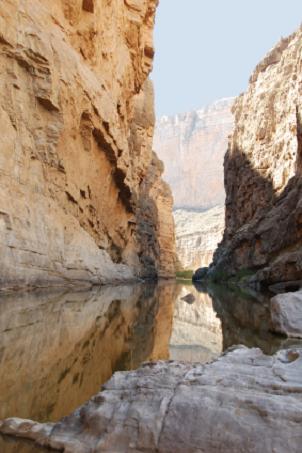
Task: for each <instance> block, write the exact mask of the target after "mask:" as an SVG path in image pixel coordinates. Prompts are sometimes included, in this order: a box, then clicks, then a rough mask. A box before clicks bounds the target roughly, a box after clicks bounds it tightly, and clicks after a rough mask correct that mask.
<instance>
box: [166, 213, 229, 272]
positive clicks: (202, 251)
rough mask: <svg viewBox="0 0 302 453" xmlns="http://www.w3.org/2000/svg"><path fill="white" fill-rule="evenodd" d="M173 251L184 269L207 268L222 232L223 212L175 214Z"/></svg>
mask: <svg viewBox="0 0 302 453" xmlns="http://www.w3.org/2000/svg"><path fill="white" fill-rule="evenodd" d="M174 220H175V233H176V249H177V256H178V260H179V264H180V265H181V267H182V268H183V269H198V268H199V267H205V266H209V264H210V263H211V262H212V258H213V254H214V252H215V250H216V247H217V244H218V243H219V242H220V241H221V239H222V235H223V229H224V208H223V207H222V206H216V207H215V208H212V209H208V210H207V211H203V212H197V211H192V210H188V209H176V210H175V211H174Z"/></svg>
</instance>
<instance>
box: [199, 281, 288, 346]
mask: <svg viewBox="0 0 302 453" xmlns="http://www.w3.org/2000/svg"><path fill="white" fill-rule="evenodd" d="M195 286H196V289H197V290H198V291H199V292H200V293H203V294H208V295H210V296H211V298H212V300H213V307H214V310H215V311H216V313H217V316H218V317H219V319H220V320H221V327H222V335H223V350H226V349H227V348H229V347H231V346H233V345H238V344H243V345H245V346H247V347H258V348H260V349H261V350H262V351H263V352H264V353H265V354H273V353H275V352H276V351H277V350H278V349H280V348H284V347H287V346H290V344H291V343H292V341H291V340H287V339H286V338H284V337H283V336H280V335H276V334H274V333H272V332H271V331H270V327H271V325H270V309H269V301H270V297H271V296H269V295H266V294H262V293H257V292H254V291H243V290H241V289H240V288H235V287H234V288H233V289H232V288H231V287H229V286H223V285H215V284H209V285H202V284H197V285H195Z"/></svg>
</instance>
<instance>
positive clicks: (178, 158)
mask: <svg viewBox="0 0 302 453" xmlns="http://www.w3.org/2000/svg"><path fill="white" fill-rule="evenodd" d="M233 102H234V99H233V98H226V99H221V100H219V101H216V102H214V103H213V104H210V105H209V106H208V107H206V108H204V109H200V110H196V111H193V112H189V113H186V114H179V115H176V116H174V117H167V116H164V117H162V118H160V119H159V120H158V122H157V124H156V129H155V135H154V148H155V150H156V152H157V153H158V155H159V157H160V158H161V159H162V160H163V162H164V164H165V172H164V177H165V179H166V181H167V182H168V183H169V185H170V187H171V189H172V193H173V197H174V204H175V207H176V208H194V209H209V208H211V207H213V206H216V205H219V204H220V205H222V204H223V203H224V199H225V194H224V186H223V157H224V154H225V152H226V150H227V138H228V135H229V134H230V133H231V131H232V127H233V116H232V113H231V106H232V104H233Z"/></svg>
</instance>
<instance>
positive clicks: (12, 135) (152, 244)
mask: <svg viewBox="0 0 302 453" xmlns="http://www.w3.org/2000/svg"><path fill="white" fill-rule="evenodd" d="M156 6H157V0H113V1H111V2H108V1H107V0H99V1H96V0H75V1H73V2H69V1H67V0H54V1H52V2H49V1H46V0H28V1H26V2H23V1H21V0H19V1H15V0H4V1H2V2H1V5H0V65H1V74H0V86H1V92H2V93H3V96H2V97H1V101H0V130H1V152H0V231H1V233H0V250H1V258H2V259H1V274H0V286H1V287H2V288H3V287H16V286H17V287H18V286H26V285H31V286H37V285H49V284H69V283H75V282H77V283H83V282H91V283H104V282H108V281H114V280H124V279H130V278H133V277H134V276H136V275H143V276H152V277H154V276H157V275H160V276H169V275H171V274H173V269H174V249H173V248H174V245H173V244H174V237H173V235H174V233H173V220H172V215H171V205H172V200H171V196H170V193H169V190H168V189H167V188H166V185H165V184H164V183H163V182H162V181H161V172H162V167H161V164H160V162H159V161H158V160H157V158H156V156H155V155H154V154H153V152H152V135H153V128H154V114H153V92H152V86H151V83H150V82H149V81H147V77H148V74H149V72H150V70H151V67H152V58H153V54H154V50H153V44H152V31H153V24H154V15H155V9H156ZM142 238H144V240H143V241H142Z"/></svg>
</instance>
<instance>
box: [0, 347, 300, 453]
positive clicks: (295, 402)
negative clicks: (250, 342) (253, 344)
mask: <svg viewBox="0 0 302 453" xmlns="http://www.w3.org/2000/svg"><path fill="white" fill-rule="evenodd" d="M301 372H302V350H301V349H290V350H285V351H280V352H279V353H277V354H276V355H275V356H273V357H270V356H266V355H264V354H263V353H262V352H261V351H260V350H259V349H247V348H245V347H239V348H237V349H235V350H233V351H229V352H228V353H227V354H225V355H223V356H222V357H220V358H219V359H217V360H216V361H214V362H212V363H210V364H206V365H201V364H194V365H192V364H188V363H184V362H157V363H147V364H145V365H144V366H142V367H141V368H139V369H138V370H137V371H134V372H128V373H115V374H114V376H113V377H112V378H111V380H110V381H109V382H108V383H107V384H106V385H105V386H104V387H103V390H102V391H101V392H100V393H98V394H97V395H96V396H95V397H93V398H92V399H91V400H90V401H89V402H87V403H86V404H85V405H83V406H82V407H81V408H79V409H78V410H77V411H75V412H74V413H73V414H71V415H70V416H69V417H65V418H64V419H62V420H61V421H60V422H59V423H56V424H44V425H43V424H39V423H35V422H32V421H29V420H22V419H8V420H5V421H3V422H1V424H0V429H1V431H2V432H4V433H8V434H13V435H17V436H20V437H25V438H29V439H33V440H36V442H37V443H38V444H42V445H47V446H50V447H52V448H53V449H56V450H63V451H64V452H66V453H67V452H73V453H86V452H87V453H88V452H91V451H94V452H108V453H109V452H112V451H114V452H116V453H118V452H130V451H135V452H143V451H144V452H146V451H148V452H152V451H153V452H154V451H157V452H172V451H173V452H175V453H177V452H179V453H182V452H184V451H185V452H187V453H193V452H196V451H206V452H224V451H234V452H253V453H263V452H264V451H267V452H271V451H274V452H276V453H284V452H285V451H290V452H292V453H298V452H299V451H300V449H301V442H302V432H301V423H302V397H301V395H302V386H301Z"/></svg>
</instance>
